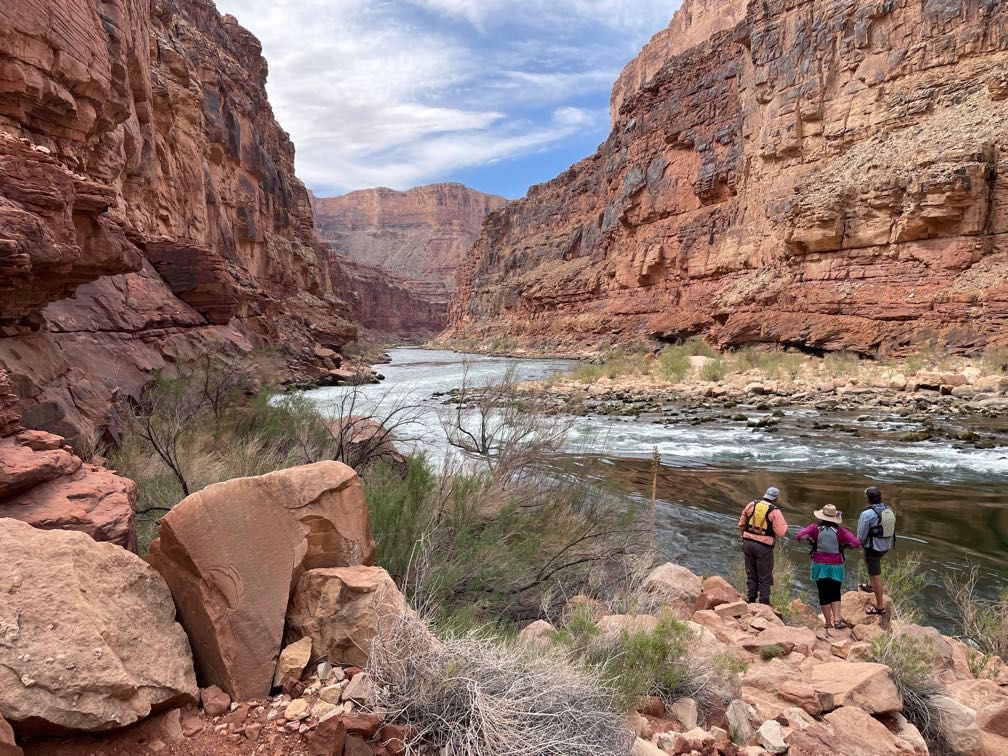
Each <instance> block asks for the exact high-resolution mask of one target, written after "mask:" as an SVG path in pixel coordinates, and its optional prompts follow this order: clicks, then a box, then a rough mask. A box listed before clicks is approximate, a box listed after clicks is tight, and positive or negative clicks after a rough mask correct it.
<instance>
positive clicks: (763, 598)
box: [756, 543, 774, 604]
mask: <svg viewBox="0 0 1008 756" xmlns="http://www.w3.org/2000/svg"><path fill="white" fill-rule="evenodd" d="M757 545H758V547H759V549H760V555H759V558H758V559H757V561H756V572H757V574H758V576H759V600H760V603H761V604H769V603H770V591H771V590H772V589H773V551H774V550H773V546H767V545H766V544H763V543H760V544H757Z"/></svg>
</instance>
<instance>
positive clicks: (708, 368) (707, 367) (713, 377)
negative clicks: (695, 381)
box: [700, 357, 728, 383]
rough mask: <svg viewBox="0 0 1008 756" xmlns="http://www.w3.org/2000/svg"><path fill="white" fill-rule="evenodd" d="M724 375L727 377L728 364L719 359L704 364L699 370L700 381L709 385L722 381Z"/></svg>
mask: <svg viewBox="0 0 1008 756" xmlns="http://www.w3.org/2000/svg"><path fill="white" fill-rule="evenodd" d="M726 375H728V363H727V362H725V360H723V359H722V358H720V357H715V358H714V359H712V360H709V361H708V362H705V363H704V366H703V367H702V368H700V379H701V380H704V381H709V382H711V383H716V382H717V381H723V380H724V378H725V376H726Z"/></svg>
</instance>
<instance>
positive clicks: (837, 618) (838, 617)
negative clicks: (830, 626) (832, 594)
mask: <svg viewBox="0 0 1008 756" xmlns="http://www.w3.org/2000/svg"><path fill="white" fill-rule="evenodd" d="M830 607H831V608H832V609H833V622H834V623H837V622H843V615H842V614H840V602H839V601H834V602H832V603H831V604H830Z"/></svg>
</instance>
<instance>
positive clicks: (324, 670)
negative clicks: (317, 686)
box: [315, 661, 333, 682]
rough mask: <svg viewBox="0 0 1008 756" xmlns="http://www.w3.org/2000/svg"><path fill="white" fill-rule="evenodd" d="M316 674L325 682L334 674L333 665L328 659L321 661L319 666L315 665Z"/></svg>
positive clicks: (320, 680)
mask: <svg viewBox="0 0 1008 756" xmlns="http://www.w3.org/2000/svg"><path fill="white" fill-rule="evenodd" d="M315 675H316V676H317V677H318V679H319V682H325V681H326V680H328V679H329V678H330V677H332V676H333V665H332V664H330V663H329V662H327V661H324V662H319V663H318V666H317V667H315Z"/></svg>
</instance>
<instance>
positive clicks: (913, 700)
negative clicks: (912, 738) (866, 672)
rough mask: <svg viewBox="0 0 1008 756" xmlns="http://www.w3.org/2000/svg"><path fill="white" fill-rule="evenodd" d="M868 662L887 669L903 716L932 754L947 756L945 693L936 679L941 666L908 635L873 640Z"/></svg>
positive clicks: (927, 647) (899, 634) (925, 644)
mask: <svg viewBox="0 0 1008 756" xmlns="http://www.w3.org/2000/svg"><path fill="white" fill-rule="evenodd" d="M868 660H869V661H873V662H878V663H879V664H885V665H886V666H887V667H889V669H890V670H891V671H892V677H893V681H894V682H895V683H896V689H897V690H898V691H899V694H900V696H901V697H902V699H903V715H904V716H905V717H906V718H907V720H908V721H909V722H910V723H911V724H912V725H914V727H916V728H917V729H918V730H919V731H920V734H921V735H922V736H923V737H924V740H926V741H927V743H928V746H929V747H930V748H931V751H932V753H947V752H948V728H949V723H948V721H947V715H946V714H945V711H944V709H943V708H942V706H941V699H942V697H944V696H945V695H946V691H945V687H944V686H943V685H942V684H941V683H940V682H938V680H937V679H936V677H935V672H936V670H938V669H939V666H940V665H939V664H938V661H937V658H936V656H935V654H934V652H933V650H932V649H931V648H930V646H929V645H928V644H927V643H926V642H922V641H919V640H917V639H916V638H914V637H912V636H910V635H905V634H901V633H885V634H884V635H880V636H878V637H876V638H875V639H874V640H872V642H871V645H870V646H869V648H868Z"/></svg>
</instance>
